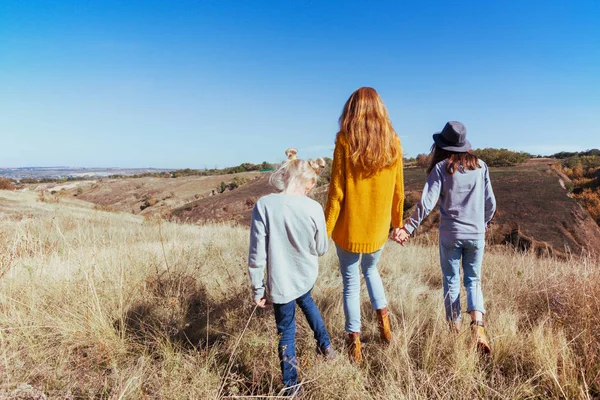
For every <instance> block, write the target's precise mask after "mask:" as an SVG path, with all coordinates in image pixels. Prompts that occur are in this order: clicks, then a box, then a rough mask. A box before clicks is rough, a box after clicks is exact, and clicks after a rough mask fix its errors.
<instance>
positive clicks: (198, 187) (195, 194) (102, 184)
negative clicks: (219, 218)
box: [30, 172, 260, 215]
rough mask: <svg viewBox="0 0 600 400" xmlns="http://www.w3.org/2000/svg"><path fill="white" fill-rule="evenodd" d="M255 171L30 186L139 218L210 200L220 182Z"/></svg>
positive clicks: (247, 178)
mask: <svg viewBox="0 0 600 400" xmlns="http://www.w3.org/2000/svg"><path fill="white" fill-rule="evenodd" d="M259 175H260V174H259V173H258V172H242V173H237V174H225V175H214V176H198V175H190V176H182V177H178V178H162V177H142V178H127V177H125V178H119V179H109V178H106V179H102V180H93V181H75V182H67V183H63V184H61V183H59V184H38V185H30V187H31V188H32V189H35V190H37V191H40V190H45V191H47V192H57V193H61V190H63V189H64V191H63V193H65V194H67V195H69V196H77V197H78V198H80V199H82V200H86V201H88V202H91V203H94V204H96V205H98V206H99V207H102V208H105V209H109V210H115V211H124V212H130V213H133V214H141V215H165V214H168V213H170V212H171V211H172V210H173V209H175V208H177V207H180V206H182V205H184V204H186V203H190V202H193V201H195V200H197V199H201V198H206V197H210V196H211V195H213V192H214V193H216V191H217V189H218V188H219V186H220V185H221V182H223V183H229V182H231V181H233V180H234V179H236V180H239V181H242V182H245V181H250V180H252V179H254V178H255V177H257V176H259Z"/></svg>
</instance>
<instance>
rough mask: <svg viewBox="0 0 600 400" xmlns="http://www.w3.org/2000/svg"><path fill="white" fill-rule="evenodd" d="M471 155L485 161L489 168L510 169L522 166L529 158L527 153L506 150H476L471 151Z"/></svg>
mask: <svg viewBox="0 0 600 400" xmlns="http://www.w3.org/2000/svg"><path fill="white" fill-rule="evenodd" d="M473 154H475V155H476V156H477V157H478V158H480V159H482V160H483V161H485V163H486V164H487V165H489V166H490V167H510V166H513V165H518V164H522V163H524V162H525V161H527V160H528V159H530V158H531V155H530V154H529V153H525V152H523V151H512V150H508V149H492V148H485V149H477V150H473Z"/></svg>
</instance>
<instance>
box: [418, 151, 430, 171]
mask: <svg viewBox="0 0 600 400" xmlns="http://www.w3.org/2000/svg"><path fill="white" fill-rule="evenodd" d="M416 163H417V167H419V168H428V167H429V164H430V163H431V155H427V154H419V155H417V160H416Z"/></svg>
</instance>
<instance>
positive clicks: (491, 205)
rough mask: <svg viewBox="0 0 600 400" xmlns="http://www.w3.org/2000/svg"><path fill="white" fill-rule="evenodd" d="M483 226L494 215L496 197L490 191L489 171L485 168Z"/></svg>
mask: <svg viewBox="0 0 600 400" xmlns="http://www.w3.org/2000/svg"><path fill="white" fill-rule="evenodd" d="M484 179H485V224H486V225H487V224H489V223H490V221H491V220H492V218H494V214H495V213H496V196H494V191H493V190H492V181H491V180H490V171H489V169H488V167H487V165H486V166H485V175H484Z"/></svg>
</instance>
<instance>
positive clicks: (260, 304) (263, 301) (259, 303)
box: [254, 297, 267, 308]
mask: <svg viewBox="0 0 600 400" xmlns="http://www.w3.org/2000/svg"><path fill="white" fill-rule="evenodd" d="M254 304H256V305H257V306H258V307H260V308H265V307H266V305H267V299H265V298H264V297H263V298H262V299H260V300H254Z"/></svg>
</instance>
